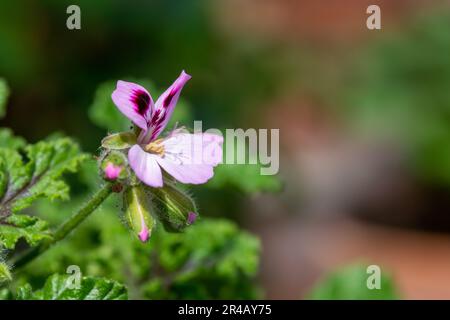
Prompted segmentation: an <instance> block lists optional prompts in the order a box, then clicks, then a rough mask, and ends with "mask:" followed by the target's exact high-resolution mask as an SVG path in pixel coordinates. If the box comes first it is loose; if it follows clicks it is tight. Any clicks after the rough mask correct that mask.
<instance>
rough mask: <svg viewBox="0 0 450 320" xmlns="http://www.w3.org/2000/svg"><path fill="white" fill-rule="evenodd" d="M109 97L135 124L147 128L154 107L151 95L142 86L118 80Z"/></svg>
mask: <svg viewBox="0 0 450 320" xmlns="http://www.w3.org/2000/svg"><path fill="white" fill-rule="evenodd" d="M111 97H112V100H113V101H114V103H115V105H116V106H117V108H118V109H119V110H120V112H122V113H123V114H124V115H125V116H126V117H127V118H128V119H130V120H131V121H133V123H134V124H135V125H137V126H138V127H140V128H141V129H143V130H147V126H148V124H147V123H148V121H149V120H150V118H151V114H152V111H153V108H154V107H153V100H152V97H151V96H150V94H149V93H148V91H147V90H146V89H145V88H144V87H142V86H140V85H138V84H135V83H132V82H126V81H121V80H119V81H117V87H116V90H114V92H113V93H112V95H111Z"/></svg>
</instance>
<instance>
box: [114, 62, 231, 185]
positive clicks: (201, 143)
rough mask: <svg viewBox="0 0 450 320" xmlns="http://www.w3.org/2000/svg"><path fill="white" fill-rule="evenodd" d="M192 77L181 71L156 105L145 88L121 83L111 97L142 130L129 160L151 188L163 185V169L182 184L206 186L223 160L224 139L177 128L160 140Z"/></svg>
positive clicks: (141, 178) (139, 176) (138, 175)
mask: <svg viewBox="0 0 450 320" xmlns="http://www.w3.org/2000/svg"><path fill="white" fill-rule="evenodd" d="M190 78H191V76H190V75H188V74H187V73H185V72H184V71H183V72H181V74H180V76H179V77H178V79H176V80H175V82H174V83H173V84H172V85H171V86H170V87H169V88H168V89H167V90H166V91H165V92H164V93H163V94H162V95H161V96H160V97H159V98H158V100H157V101H156V102H155V103H153V99H152V97H151V96H150V94H149V93H148V91H147V90H146V89H145V88H144V87H142V86H140V85H138V84H135V83H131V82H125V81H120V80H119V81H118V82H117V88H116V90H114V92H113V94H112V100H113V101H114V103H115V104H116V106H117V108H118V109H119V110H120V111H121V112H122V113H123V114H124V115H125V116H126V117H127V118H129V119H130V120H131V121H132V122H133V123H134V124H135V125H136V126H137V127H139V128H140V129H141V130H140V133H139V135H138V138H137V144H135V145H134V146H132V147H131V148H130V150H129V151H128V161H129V164H130V167H131V168H132V169H133V171H134V172H135V174H136V176H137V177H138V178H139V179H140V180H141V181H142V182H144V183H145V184H147V185H149V186H151V187H162V186H163V177H162V172H161V168H162V169H164V171H166V172H167V173H168V174H169V175H171V176H172V177H174V178H175V179H176V180H178V181H179V182H182V183H192V184H202V183H205V182H206V181H208V180H209V179H210V178H211V177H212V176H213V175H214V172H213V168H214V167H215V166H217V165H218V164H219V163H220V162H221V161H222V143H223V138H222V137H221V136H218V135H213V134H207V133H194V134H190V133H188V132H187V131H185V130H182V129H178V130H174V131H172V132H171V133H169V134H168V135H167V136H166V137H164V138H158V137H159V135H160V133H161V132H162V131H163V130H164V128H165V127H166V125H167V123H168V122H169V119H170V117H171V115H172V112H173V110H174V108H175V105H176V104H177V101H178V98H179V96H180V93H181V90H182V89H183V87H184V85H185V84H186V82H187V81H188V80H189V79H190Z"/></svg>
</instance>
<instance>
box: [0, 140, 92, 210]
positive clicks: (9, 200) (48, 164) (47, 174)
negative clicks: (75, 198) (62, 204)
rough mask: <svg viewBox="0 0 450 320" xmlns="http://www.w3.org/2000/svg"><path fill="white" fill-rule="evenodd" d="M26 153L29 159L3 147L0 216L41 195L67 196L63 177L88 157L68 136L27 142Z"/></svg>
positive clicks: (52, 198) (30, 202) (50, 196)
mask: <svg viewBox="0 0 450 320" xmlns="http://www.w3.org/2000/svg"><path fill="white" fill-rule="evenodd" d="M25 154H26V158H27V160H23V159H22V156H21V154H19V152H17V151H16V150H12V149H5V148H0V218H1V217H6V216H8V215H10V214H11V213H16V212H18V211H19V210H22V209H24V208H26V207H28V206H30V205H31V204H32V203H33V201H35V200H36V199H38V198H47V199H50V200H54V199H68V193H69V187H68V185H67V184H66V183H65V182H64V181H63V180H62V179H61V176H62V175H63V174H64V173H65V172H75V171H76V170H77V167H78V165H79V164H80V163H81V162H82V161H83V160H85V159H86V157H87V156H86V155H85V154H83V153H81V152H80V149H79V147H78V145H77V144H76V143H74V142H73V141H72V140H70V139H68V138H60V139H55V140H52V141H42V142H39V143H37V144H35V145H28V146H27V147H25Z"/></svg>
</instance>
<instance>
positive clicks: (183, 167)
mask: <svg viewBox="0 0 450 320" xmlns="http://www.w3.org/2000/svg"><path fill="white" fill-rule="evenodd" d="M158 163H159V165H160V166H161V167H162V168H163V169H164V170H165V171H166V172H167V173H168V174H170V175H171V176H172V177H174V178H175V179H176V180H178V181H179V182H181V183H191V184H202V183H205V182H207V181H208V180H209V179H211V178H212V177H213V175H214V171H213V167H212V166H209V165H200V164H178V163H175V162H173V161H170V160H168V159H167V158H158Z"/></svg>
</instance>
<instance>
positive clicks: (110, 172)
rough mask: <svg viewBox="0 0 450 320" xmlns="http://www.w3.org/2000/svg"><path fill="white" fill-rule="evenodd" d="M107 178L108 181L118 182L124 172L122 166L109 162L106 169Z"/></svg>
mask: <svg viewBox="0 0 450 320" xmlns="http://www.w3.org/2000/svg"><path fill="white" fill-rule="evenodd" d="M104 171H105V178H106V179H108V180H116V179H117V178H118V177H119V175H120V173H121V172H122V167H121V166H116V165H114V164H113V163H112V162H108V164H107V165H106V167H105V170H104Z"/></svg>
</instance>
